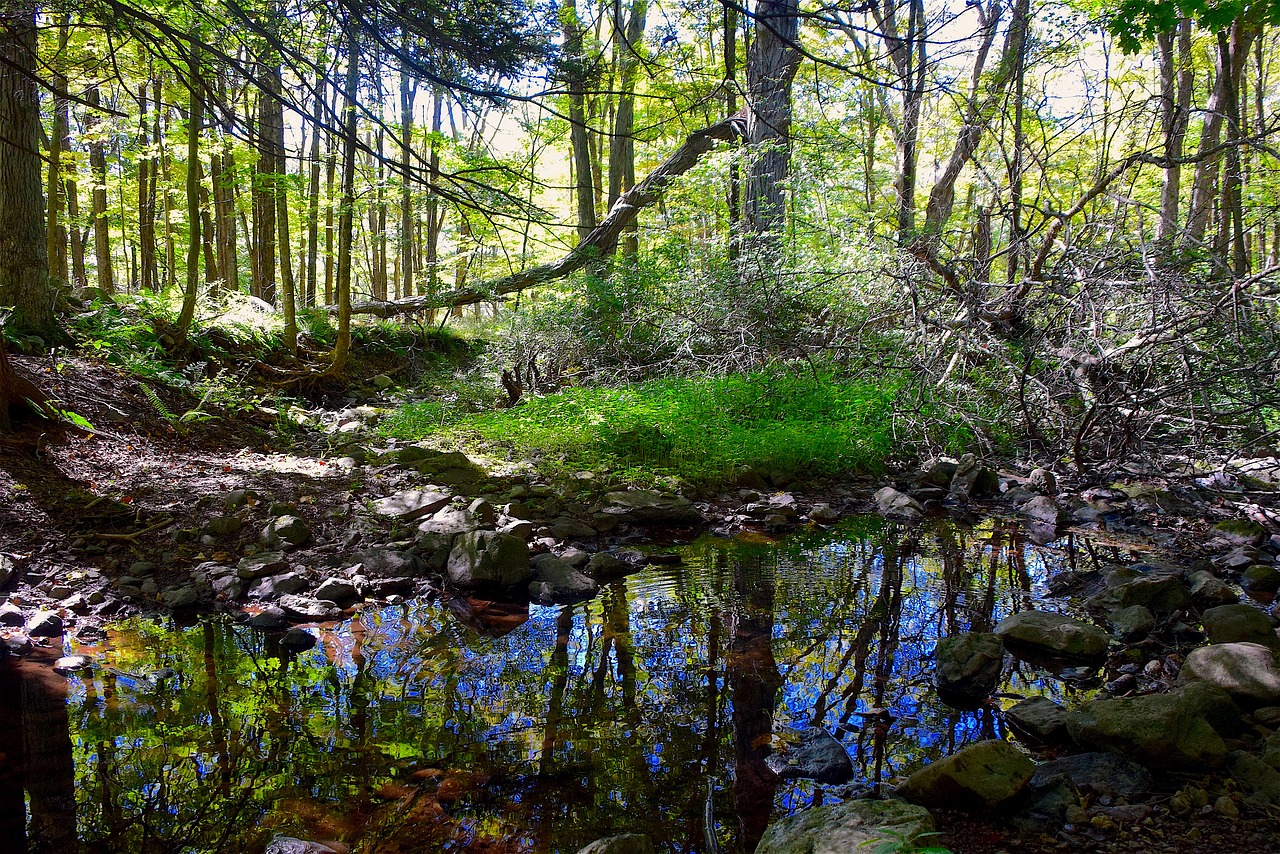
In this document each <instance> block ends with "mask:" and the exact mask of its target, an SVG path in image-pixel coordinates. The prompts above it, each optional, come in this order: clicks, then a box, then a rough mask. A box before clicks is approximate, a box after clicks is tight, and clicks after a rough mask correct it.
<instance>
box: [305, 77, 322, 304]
mask: <svg viewBox="0 0 1280 854" xmlns="http://www.w3.org/2000/svg"><path fill="white" fill-rule="evenodd" d="M325 88H326V84H325V83H324V82H323V81H318V82H317V83H316V104H315V110H314V112H313V114H312V117H313V118H314V120H315V121H314V124H312V126H311V154H310V157H309V158H308V160H309V163H308V166H309V169H308V178H307V272H306V277H305V279H304V282H303V299H302V301H303V305H306V306H307V307H308V308H311V307H314V306H315V304H316V270H317V266H316V259H317V258H318V256H319V246H320V136H321V134H322V133H323V131H322V129H321V127H320V123H321V122H323V121H324V120H325V115H324V106H325Z"/></svg>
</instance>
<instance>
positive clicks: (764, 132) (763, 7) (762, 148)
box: [743, 0, 800, 236]
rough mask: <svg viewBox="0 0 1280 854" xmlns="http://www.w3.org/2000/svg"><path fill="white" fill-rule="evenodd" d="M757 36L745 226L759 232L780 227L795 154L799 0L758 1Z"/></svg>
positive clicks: (750, 75) (750, 78) (751, 72)
mask: <svg viewBox="0 0 1280 854" xmlns="http://www.w3.org/2000/svg"><path fill="white" fill-rule="evenodd" d="M754 18H755V40H754V41H753V42H752V43H751V47H750V49H749V50H748V51H747V110H748V112H747V144H748V145H750V146H751V147H752V148H753V149H754V150H753V151H752V154H751V160H750V164H749V166H748V167H747V179H746V192H745V194H744V196H743V204H744V206H745V207H746V216H745V219H746V222H747V227H748V228H749V229H750V231H751V232H753V233H754V234H756V235H757V236H760V235H765V234H770V233H775V232H777V231H779V230H780V228H781V227H782V224H783V222H784V220H785V217H786V204H785V199H784V187H785V185H786V180H787V174H788V166H789V162H790V157H791V82H792V80H794V79H795V76H796V69H797V68H799V67H800V50H799V48H798V45H797V41H798V39H799V37H800V17H799V6H798V3H797V0H757V2H756V6H755V13H754Z"/></svg>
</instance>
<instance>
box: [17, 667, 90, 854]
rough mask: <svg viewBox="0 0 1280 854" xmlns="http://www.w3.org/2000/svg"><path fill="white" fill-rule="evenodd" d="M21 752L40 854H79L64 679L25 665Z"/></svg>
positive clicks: (31, 829)
mask: <svg viewBox="0 0 1280 854" xmlns="http://www.w3.org/2000/svg"><path fill="white" fill-rule="evenodd" d="M22 667H23V670H24V672H23V673H22V741H23V745H22V752H23V758H24V759H25V763H24V769H23V776H24V777H25V779H26V788H27V795H28V807H29V812H30V816H31V820H30V825H29V832H30V837H31V842H32V846H31V847H32V850H33V851H38V852H40V854H76V853H77V852H78V851H79V850H80V844H79V842H78V841H77V839H76V775H75V760H74V756H73V753H72V748H71V727H70V720H69V718H68V715H67V690H66V684H67V683H66V680H65V679H61V678H54V679H50V678H47V677H46V676H44V675H43V674H44V673H46V672H47V671H43V669H37V668H34V667H33V668H30V669H27V668H28V665H25V664H24V665H22Z"/></svg>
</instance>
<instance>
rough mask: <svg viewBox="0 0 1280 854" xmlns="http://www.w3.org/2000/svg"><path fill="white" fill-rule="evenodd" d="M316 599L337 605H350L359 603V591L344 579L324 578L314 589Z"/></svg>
mask: <svg viewBox="0 0 1280 854" xmlns="http://www.w3.org/2000/svg"><path fill="white" fill-rule="evenodd" d="M316 598H317V599H327V600H328V601H330V602H333V603H335V604H337V605H351V604H353V603H355V602H358V601H360V591H359V590H358V589H356V586H355V585H354V584H352V583H351V582H350V581H347V580H346V579H345V578H336V577H335V578H326V579H325V580H324V581H322V582H321V583H320V586H319V587H317V588H316Z"/></svg>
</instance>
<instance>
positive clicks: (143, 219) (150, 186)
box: [138, 80, 160, 292]
mask: <svg viewBox="0 0 1280 854" xmlns="http://www.w3.org/2000/svg"><path fill="white" fill-rule="evenodd" d="M151 91H152V90H151V81H150V80H144V81H143V82H142V85H141V86H140V87H138V137H139V141H140V142H141V144H142V146H143V148H144V149H145V153H143V154H142V155H140V156H139V157H138V267H139V270H138V273H139V276H138V278H139V287H140V288H141V290H143V291H146V292H154V291H157V290H159V289H160V288H159V282H158V281H157V279H158V278H159V276H160V268H159V266H158V265H157V263H156V195H155V184H154V181H155V172H156V165H155V162H154V159H153V156H152V152H151V150H150V149H151V139H150V137H151V116H150V110H149V106H150V104H149V101H148V93H149V92H151ZM155 96H156V97H155V102H156V109H159V104H160V92H159V88H158V87H157V89H156V90H155Z"/></svg>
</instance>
